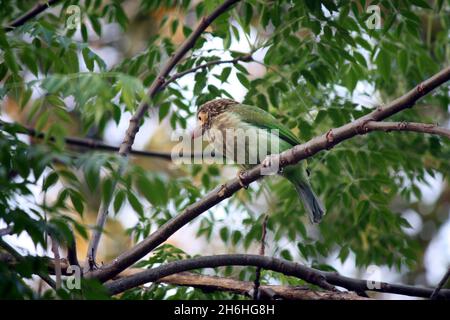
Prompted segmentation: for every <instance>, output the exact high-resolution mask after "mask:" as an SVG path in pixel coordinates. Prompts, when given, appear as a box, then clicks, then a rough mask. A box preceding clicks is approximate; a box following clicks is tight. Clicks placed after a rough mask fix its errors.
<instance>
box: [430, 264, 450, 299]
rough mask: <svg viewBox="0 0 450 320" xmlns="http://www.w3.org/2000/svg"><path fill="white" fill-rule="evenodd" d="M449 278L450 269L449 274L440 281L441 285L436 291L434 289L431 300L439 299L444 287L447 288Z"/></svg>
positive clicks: (449, 269)
mask: <svg viewBox="0 0 450 320" xmlns="http://www.w3.org/2000/svg"><path fill="white" fill-rule="evenodd" d="M449 278H450V268H448V270H447V272H446V273H445V274H444V276H443V277H442V279H441V281H439V284H438V285H437V287H436V289H434V291H433V293H432V294H431V297H430V299H431V300H435V299H437V298H438V297H439V292H440V291H442V287H443V286H445V284H446V283H447V281H448V279H449Z"/></svg>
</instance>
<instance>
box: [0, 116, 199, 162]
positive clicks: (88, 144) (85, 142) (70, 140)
mask: <svg viewBox="0 0 450 320" xmlns="http://www.w3.org/2000/svg"><path fill="white" fill-rule="evenodd" d="M16 125H20V126H22V127H23V130H20V131H19V132H18V133H22V134H26V135H29V136H30V137H33V138H37V139H45V133H43V132H38V131H36V129H34V128H32V127H26V126H23V125H22V124H16V123H11V122H6V121H2V120H0V128H2V127H7V126H16ZM50 141H55V138H54V137H50ZM64 141H65V143H67V144H68V145H71V146H77V147H82V148H87V149H93V150H102V151H114V152H116V151H118V150H119V147H115V146H112V145H109V144H106V143H103V142H101V141H99V140H95V139H86V138H78V137H65V138H64ZM130 154H132V155H136V156H143V157H154V158H160V159H164V160H169V161H170V160H172V155H171V154H170V153H167V152H158V151H141V150H131V151H130ZM193 156H194V157H195V155H193Z"/></svg>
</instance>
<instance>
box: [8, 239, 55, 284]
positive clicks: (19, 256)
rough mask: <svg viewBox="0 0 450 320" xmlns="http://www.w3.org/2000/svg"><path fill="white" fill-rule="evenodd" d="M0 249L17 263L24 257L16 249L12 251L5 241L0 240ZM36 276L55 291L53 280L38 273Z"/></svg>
mask: <svg viewBox="0 0 450 320" xmlns="http://www.w3.org/2000/svg"><path fill="white" fill-rule="evenodd" d="M0 247H2V248H3V249H5V251H6V252H8V253H9V254H10V255H11V256H13V258H14V259H15V260H16V261H19V262H20V261H22V260H23V259H24V257H23V256H22V255H21V254H20V253H18V252H17V251H16V249H14V248H13V247H12V246H10V245H9V244H8V243H6V242H5V241H3V240H2V239H1V238H0ZM37 275H38V276H39V277H40V278H41V279H42V280H44V281H45V282H46V283H47V284H48V285H49V286H50V287H51V288H53V289H56V283H55V281H53V279H52V278H50V277H49V276H48V275H47V274H45V273H41V272H39V273H37Z"/></svg>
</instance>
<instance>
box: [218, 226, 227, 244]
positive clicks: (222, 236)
mask: <svg viewBox="0 0 450 320" xmlns="http://www.w3.org/2000/svg"><path fill="white" fill-rule="evenodd" d="M228 238H229V231H228V228H227V227H222V228H221V229H220V239H222V241H223V242H227V241H228Z"/></svg>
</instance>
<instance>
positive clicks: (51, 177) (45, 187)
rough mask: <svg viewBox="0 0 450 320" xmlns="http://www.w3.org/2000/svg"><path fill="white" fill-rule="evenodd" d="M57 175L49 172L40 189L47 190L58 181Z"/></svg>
mask: <svg viewBox="0 0 450 320" xmlns="http://www.w3.org/2000/svg"><path fill="white" fill-rule="evenodd" d="M58 179H59V176H58V174H57V173H56V172H52V173H50V174H49V175H48V176H47V177H46V178H45V180H44V183H43V184H42V191H47V190H48V189H49V188H50V187H51V186H53V185H55V184H56V182H58Z"/></svg>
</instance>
